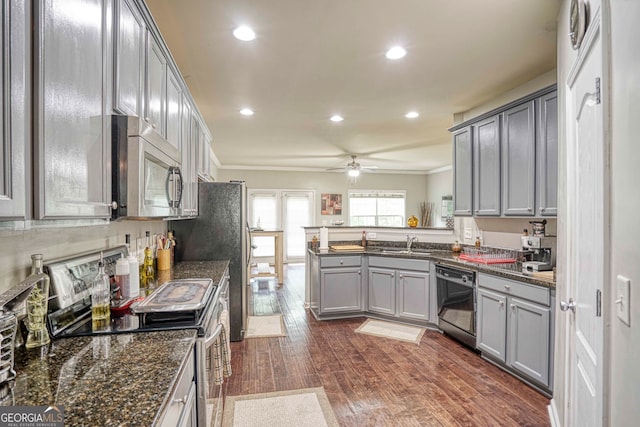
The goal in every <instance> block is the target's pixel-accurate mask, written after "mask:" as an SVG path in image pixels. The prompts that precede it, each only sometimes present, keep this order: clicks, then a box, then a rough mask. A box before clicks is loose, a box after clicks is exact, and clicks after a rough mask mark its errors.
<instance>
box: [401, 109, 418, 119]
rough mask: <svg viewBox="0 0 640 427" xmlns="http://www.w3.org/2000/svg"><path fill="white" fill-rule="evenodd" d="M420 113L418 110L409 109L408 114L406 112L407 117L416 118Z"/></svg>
mask: <svg viewBox="0 0 640 427" xmlns="http://www.w3.org/2000/svg"><path fill="white" fill-rule="evenodd" d="M419 115H420V114H419V113H418V112H417V111H409V112H408V113H407V114H405V115H404V116H405V117H406V118H407V119H415V118H416V117H418V116H419Z"/></svg>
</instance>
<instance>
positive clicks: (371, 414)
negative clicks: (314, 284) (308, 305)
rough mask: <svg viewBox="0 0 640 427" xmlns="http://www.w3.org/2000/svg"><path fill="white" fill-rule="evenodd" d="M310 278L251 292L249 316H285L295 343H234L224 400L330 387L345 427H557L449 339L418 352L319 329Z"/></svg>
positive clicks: (352, 324)
mask: <svg viewBox="0 0 640 427" xmlns="http://www.w3.org/2000/svg"><path fill="white" fill-rule="evenodd" d="M304 272H305V268H304V265H302V264H300V265H290V266H287V267H285V281H284V285H283V286H281V287H278V286H277V285H276V284H275V283H274V281H273V280H269V281H268V284H265V283H264V282H263V283H260V284H259V283H257V282H254V284H253V285H252V289H253V295H252V304H251V309H252V310H253V313H252V312H250V314H252V315H271V314H274V313H279V312H281V313H282V314H283V316H284V321H285V326H286V330H287V336H286V337H279V338H251V339H247V340H244V341H241V342H237V343H231V353H232V368H233V376H232V377H231V378H229V379H228V380H227V382H226V384H225V386H224V393H225V395H228V396H234V395H242V394H252V393H265V392H272V391H280V390H290V389H299V388H307V387H320V386H322V387H324V388H325V390H326V393H327V396H328V398H329V401H330V403H331V406H332V407H333V410H334V412H335V414H336V417H337V419H338V421H339V423H340V425H341V426H358V427H360V426H548V425H549V419H548V415H547V409H546V407H547V405H548V404H549V400H548V399H547V398H545V397H544V396H542V395H541V394H540V393H538V392H537V391H535V390H534V389H532V388H530V387H529V386H527V385H526V384H524V383H522V382H521V381H519V380H518V379H516V378H514V377H512V376H511V375H509V374H507V373H505V372H503V371H501V370H500V369H498V368H496V367H495V366H493V365H491V364H490V363H488V362H486V361H485V360H483V359H481V358H480V356H479V355H478V354H476V353H474V352H472V351H471V350H469V349H467V348H466V347H464V346H462V345H460V344H458V343H457V342H456V341H453V340H451V339H450V338H448V337H447V336H444V335H442V334H440V333H438V332H435V331H427V332H426V333H425V335H424V336H423V338H422V341H421V343H420V345H419V346H416V345H415V344H411V343H405V342H401V341H397V340H390V339H385V338H379V337H373V336H368V335H363V334H356V333H354V330H355V329H356V328H357V327H358V326H359V325H360V324H361V323H362V322H363V321H364V318H355V319H346V320H335V321H323V322H318V321H316V320H315V318H314V317H313V315H312V314H311V313H310V312H309V311H307V310H305V309H304V307H303V303H304ZM257 416H259V414H257Z"/></svg>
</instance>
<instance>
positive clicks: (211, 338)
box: [204, 323, 224, 348]
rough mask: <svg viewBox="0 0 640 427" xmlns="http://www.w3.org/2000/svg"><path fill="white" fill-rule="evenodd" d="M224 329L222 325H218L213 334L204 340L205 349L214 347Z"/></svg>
mask: <svg viewBox="0 0 640 427" xmlns="http://www.w3.org/2000/svg"><path fill="white" fill-rule="evenodd" d="M223 327H224V326H223V325H222V323H218V324H217V325H216V327H215V329H214V330H213V333H212V334H211V335H210V336H209V337H207V338H206V339H205V340H204V348H209V347H211V346H212V345H213V343H214V342H215V340H217V339H218V337H219V336H220V334H221V333H222V328H223Z"/></svg>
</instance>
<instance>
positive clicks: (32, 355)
mask: <svg viewBox="0 0 640 427" xmlns="http://www.w3.org/2000/svg"><path fill="white" fill-rule="evenodd" d="M228 266H229V261H189V262H179V263H177V264H176V265H175V266H174V268H173V269H172V270H170V271H169V270H166V271H159V272H158V282H159V283H163V282H165V281H167V280H171V279H186V278H203V277H204V278H210V279H212V280H213V282H214V283H216V284H218V283H219V282H220V281H221V280H222V279H223V277H224V273H225V271H226V270H227V267H228ZM195 337H196V330H194V329H188V330H173V331H162V332H144V333H131V334H116V335H102V336H93V337H77V338H64V339H58V340H52V342H51V344H49V345H48V346H46V347H42V348H39V349H31V350H27V349H25V348H24V347H21V348H19V349H17V350H16V363H15V370H16V372H17V377H16V380H15V385H14V388H13V399H14V400H13V401H12V403H11V404H13V405H21V406H22V405H25V406H34V405H51V404H58V405H64V407H65V425H69V426H116V425H118V426H151V425H154V424H155V423H156V422H157V421H159V417H161V415H162V412H161V410H162V409H163V408H164V407H165V405H166V404H167V403H168V399H169V396H170V393H171V391H172V390H173V387H174V383H175V381H176V379H177V375H178V373H179V372H180V370H181V367H182V366H183V363H184V362H185V358H186V356H187V354H188V353H189V351H191V349H192V348H193V345H194V343H195Z"/></svg>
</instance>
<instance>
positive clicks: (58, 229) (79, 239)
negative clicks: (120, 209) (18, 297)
mask: <svg viewBox="0 0 640 427" xmlns="http://www.w3.org/2000/svg"><path fill="white" fill-rule="evenodd" d="M74 223H76V224H77V223H79V221H73V222H72V221H66V222H65V221H60V222H58V223H57V224H56V226H55V227H53V226H48V227H47V228H37V229H31V230H0V238H1V239H2V245H1V246H0V292H4V291H6V290H7V289H9V288H11V287H13V286H15V285H17V284H18V283H19V282H20V281H21V280H23V279H24V278H25V277H27V275H28V274H29V273H30V272H31V254H37V253H40V254H43V256H44V262H45V264H46V263H47V261H48V260H53V259H56V258H63V257H68V256H72V255H76V254H80V253H84V252H93V251H99V250H101V249H106V248H111V247H114V246H118V245H123V244H124V241H125V238H124V235H125V234H127V233H129V234H131V239H132V243H133V241H134V240H135V238H136V237H139V236H141V237H144V235H145V231H146V230H149V231H151V234H152V235H153V234H156V233H166V230H167V225H166V224H167V223H166V222H164V221H120V222H113V223H106V222H104V223H102V222H98V223H94V224H93V225H83V226H73V227H71V226H69V225H70V224H74ZM3 225H6V224H3ZM178 240H179V237H178Z"/></svg>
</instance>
